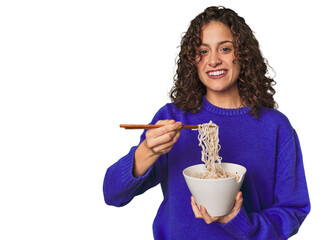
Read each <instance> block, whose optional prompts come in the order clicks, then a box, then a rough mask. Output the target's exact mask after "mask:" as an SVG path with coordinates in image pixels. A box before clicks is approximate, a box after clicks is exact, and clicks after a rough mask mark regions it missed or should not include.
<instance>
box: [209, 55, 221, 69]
mask: <svg viewBox="0 0 336 240" xmlns="http://www.w3.org/2000/svg"><path fill="white" fill-rule="evenodd" d="M221 63H222V60H221V59H220V57H219V53H218V52H213V53H211V55H210V59H209V65H210V66H211V67H217V66H218V65H220V64H221Z"/></svg>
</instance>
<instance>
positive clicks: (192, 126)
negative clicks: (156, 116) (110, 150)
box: [120, 124, 198, 129]
mask: <svg viewBox="0 0 336 240" xmlns="http://www.w3.org/2000/svg"><path fill="white" fill-rule="evenodd" d="M162 126H163V125H144V124H120V127H121V128H125V129H151V128H159V127H162ZM182 129H198V125H182Z"/></svg>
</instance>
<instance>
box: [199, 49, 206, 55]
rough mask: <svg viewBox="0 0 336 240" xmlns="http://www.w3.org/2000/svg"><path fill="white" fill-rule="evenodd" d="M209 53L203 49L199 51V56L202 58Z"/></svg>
mask: <svg viewBox="0 0 336 240" xmlns="http://www.w3.org/2000/svg"><path fill="white" fill-rule="evenodd" d="M207 53H208V51H207V50H205V49H203V50H200V51H199V54H200V55H201V56H202V55H206V54H207Z"/></svg>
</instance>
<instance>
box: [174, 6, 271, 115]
mask: <svg viewBox="0 0 336 240" xmlns="http://www.w3.org/2000/svg"><path fill="white" fill-rule="evenodd" d="M214 21H218V22H222V23H224V24H225V25H227V26H228V27H229V28H230V29H231V33H232V36H233V47H234V55H235V57H236V59H235V60H234V61H238V63H239V64H240V67H241V72H240V75H239V77H238V79H237V84H238V90H239V94H240V97H241V99H242V101H243V103H244V104H245V105H247V106H249V108H250V113H251V114H252V116H253V117H258V116H259V112H260V106H265V107H269V108H276V107H277V104H276V102H275V101H274V98H273V95H274V94H275V90H274V89H273V86H274V85H275V81H274V79H272V78H270V77H267V76H266V75H267V74H268V68H267V66H268V64H267V60H266V59H264V58H263V57H262V54H261V51H260V49H259V43H258V41H257V39H256V38H255V36H254V34H253V32H252V30H251V29H250V27H249V26H248V25H247V24H246V23H245V20H244V18H242V17H240V16H238V14H237V13H236V12H234V11H233V10H231V9H228V8H225V7H222V6H219V7H208V8H206V9H205V10H204V12H202V13H200V14H199V15H198V16H196V18H195V19H193V20H192V21H191V23H190V26H189V28H188V30H187V32H186V33H185V34H184V36H183V37H182V40H181V46H180V53H179V55H178V58H177V70H176V74H175V76H174V86H173V87H172V89H171V91H170V98H171V100H172V102H173V103H175V105H176V106H177V107H178V108H181V109H183V110H184V111H187V112H190V113H197V112H198V111H200V109H201V105H202V100H203V96H204V95H205V94H206V87H205V86H204V85H203V83H202V82H201V81H200V79H199V77H198V74H197V60H196V59H197V57H201V56H200V55H199V53H198V49H199V46H200V45H201V43H202V42H201V37H200V36H201V32H202V27H203V26H204V25H206V24H208V23H210V22H214Z"/></svg>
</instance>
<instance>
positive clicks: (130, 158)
mask: <svg viewBox="0 0 336 240" xmlns="http://www.w3.org/2000/svg"><path fill="white" fill-rule="evenodd" d="M136 148H137V147H133V148H131V150H130V152H129V153H128V154H127V155H126V156H125V157H124V158H123V159H121V160H120V161H119V167H120V179H121V182H122V185H124V186H125V187H126V188H128V189H134V188H137V187H138V186H139V185H141V183H142V182H143V181H145V180H146V179H147V178H148V176H149V174H150V172H151V169H152V168H150V169H148V171H147V172H146V174H145V175H143V176H139V177H138V178H135V177H134V176H133V166H134V154H135V150H136Z"/></svg>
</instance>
